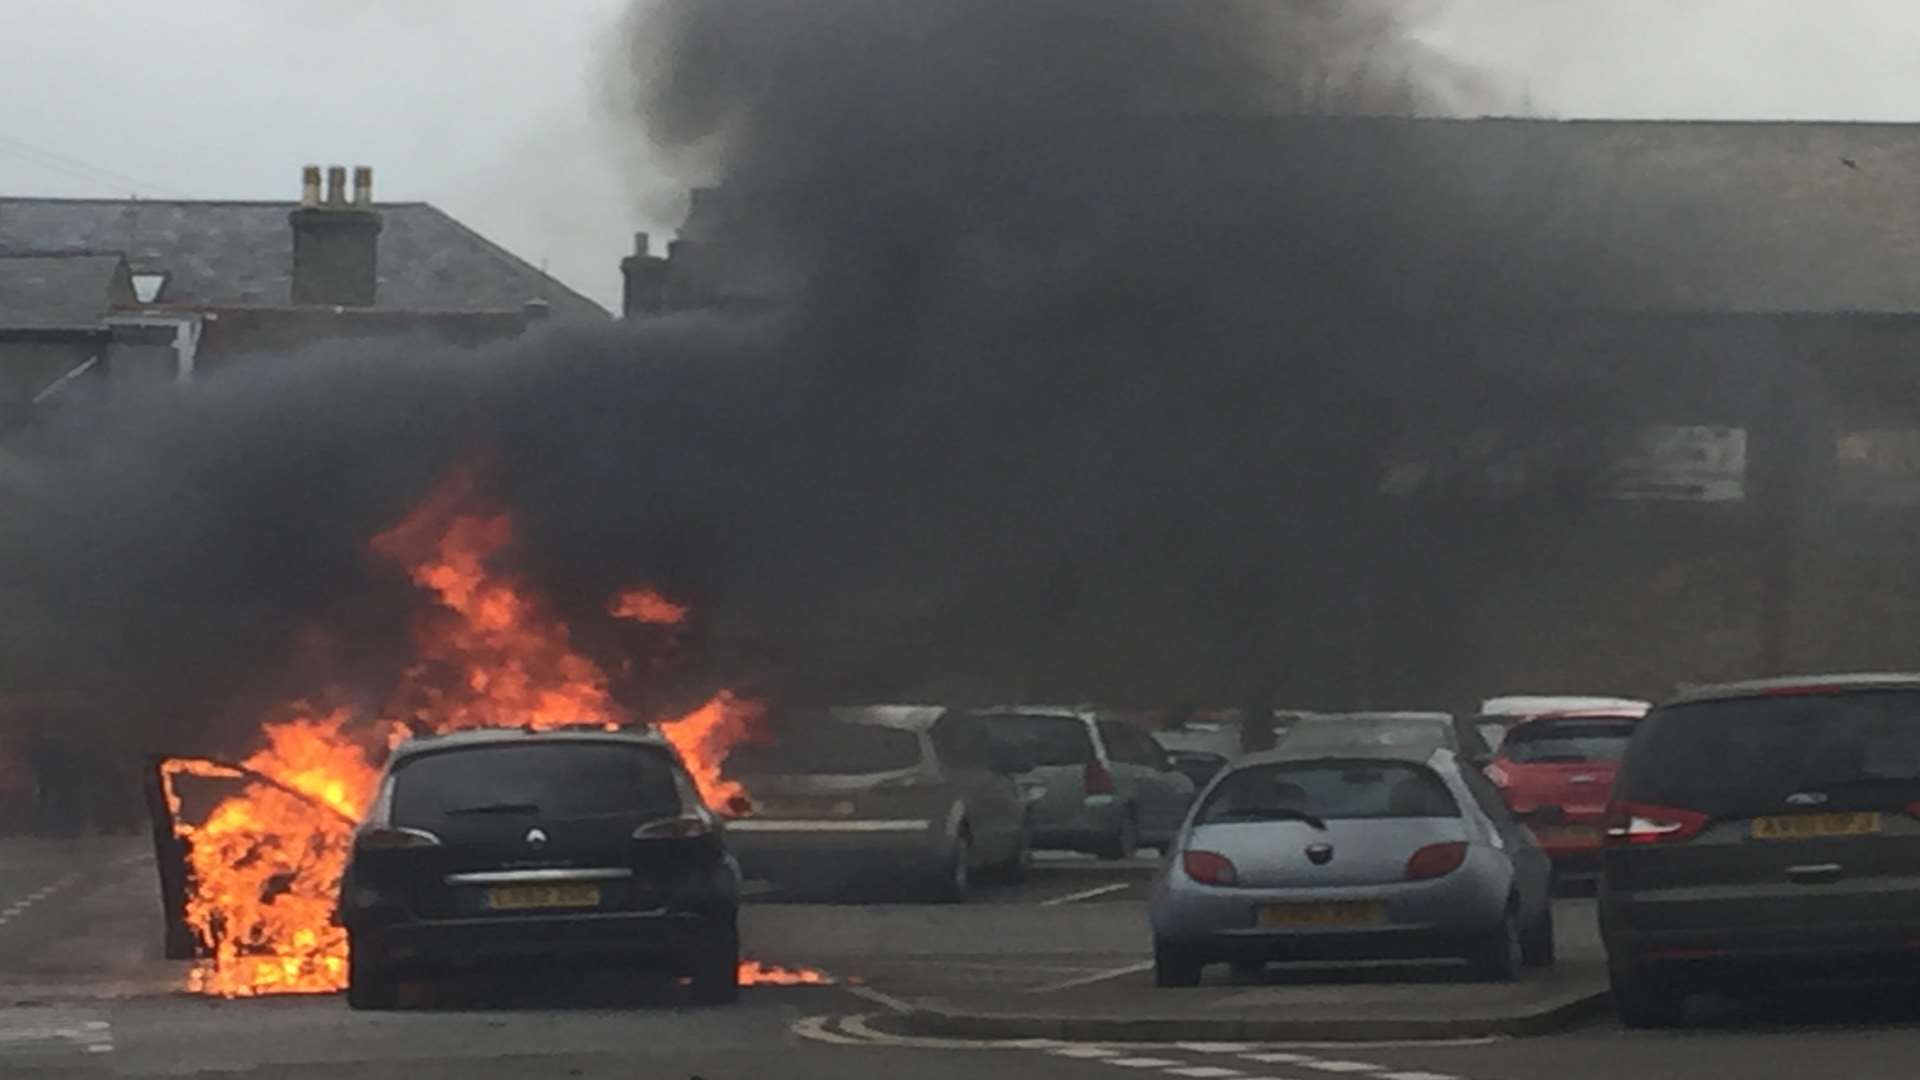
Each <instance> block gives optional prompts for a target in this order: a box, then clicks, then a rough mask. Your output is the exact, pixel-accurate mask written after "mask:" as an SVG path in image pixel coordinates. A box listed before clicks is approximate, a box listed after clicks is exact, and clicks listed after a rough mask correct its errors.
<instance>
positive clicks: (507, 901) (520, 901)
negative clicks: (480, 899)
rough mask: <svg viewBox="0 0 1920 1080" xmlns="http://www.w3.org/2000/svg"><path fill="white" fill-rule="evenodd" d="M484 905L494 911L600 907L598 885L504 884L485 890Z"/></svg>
mask: <svg viewBox="0 0 1920 1080" xmlns="http://www.w3.org/2000/svg"><path fill="white" fill-rule="evenodd" d="M487 906H488V907H490V908H492V909H493V910H495V911H519V910H524V909H526V908H563V907H598V906H600V887H599V886H598V885H503V886H501V887H499V888H497V889H488V890H487Z"/></svg>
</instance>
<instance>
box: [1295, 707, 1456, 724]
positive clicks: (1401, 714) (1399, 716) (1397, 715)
mask: <svg viewBox="0 0 1920 1080" xmlns="http://www.w3.org/2000/svg"><path fill="white" fill-rule="evenodd" d="M1322 720H1331V721H1334V722H1336V723H1343V722H1346V721H1350V720H1363V721H1364V720H1386V721H1400V720H1415V721H1431V722H1433V723H1437V724H1451V723H1453V714H1452V713H1449V712H1439V711H1436V710H1415V709H1403V710H1399V711H1394V710H1378V709H1373V710H1366V711H1362V712H1344V713H1312V714H1309V715H1307V716H1303V717H1301V718H1300V722H1301V723H1307V724H1311V723H1317V722H1319V721H1322Z"/></svg>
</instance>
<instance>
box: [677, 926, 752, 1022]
mask: <svg viewBox="0 0 1920 1080" xmlns="http://www.w3.org/2000/svg"><path fill="white" fill-rule="evenodd" d="M691 967H692V969H693V970H691V971H689V972H687V975H688V982H689V984H690V988H691V990H692V993H693V1000H694V1001H695V1002H697V1003H699V1004H701V1005H731V1004H733V1003H734V1002H736V1001H739V1000H740V932H739V931H738V930H736V929H734V928H733V927H731V926H729V927H728V928H727V929H726V931H725V932H724V933H722V934H721V935H720V936H719V938H718V940H716V941H713V942H711V943H710V944H708V945H706V946H705V947H704V948H702V949H701V950H700V951H699V952H698V953H696V954H695V955H694V958H693V963H692V965H691Z"/></svg>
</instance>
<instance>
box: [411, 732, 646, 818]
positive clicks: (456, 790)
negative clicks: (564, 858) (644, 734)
mask: <svg viewBox="0 0 1920 1080" xmlns="http://www.w3.org/2000/svg"><path fill="white" fill-rule="evenodd" d="M673 774H674V767H673V762H672V761H671V760H670V759H669V758H668V757H667V755H666V754H665V753H664V752H663V751H661V750H657V749H655V748H653V747H648V746H633V745H626V744H621V743H614V742H589V741H581V742H550V743H525V744H507V745H501V746H474V747H466V748H462V749H458V750H445V751H439V752H433V753H426V754H422V755H420V756H419V757H417V758H414V759H412V760H410V761H405V762H402V763H401V765H400V766H399V767H398V768H397V769H395V770H394V773H393V823H394V824H395V825H407V826H416V827H424V828H429V829H431V828H434V827H436V826H437V825H439V824H440V823H441V822H442V821H444V820H445V819H447V818H449V817H458V816H460V815H462V814H463V813H478V812H483V811H485V812H496V811H497V812H508V809H509V808H512V809H513V812H524V813H528V814H539V815H542V816H544V817H548V818H567V817H595V816H612V815H627V814H632V815H637V816H638V815H670V814H675V813H678V812H679V811H680V809H681V805H680V792H679V787H678V785H676V784H675V783H674V775H673Z"/></svg>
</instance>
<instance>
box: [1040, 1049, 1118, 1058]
mask: <svg viewBox="0 0 1920 1080" xmlns="http://www.w3.org/2000/svg"><path fill="white" fill-rule="evenodd" d="M1047 1053H1049V1054H1058V1055H1060V1056H1061V1057H1063V1058H1110V1057H1119V1056H1120V1051H1118V1050H1109V1049H1107V1048H1106V1047H1104V1046H1056V1047H1054V1048H1053V1049H1051V1050H1049V1051H1047Z"/></svg>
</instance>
